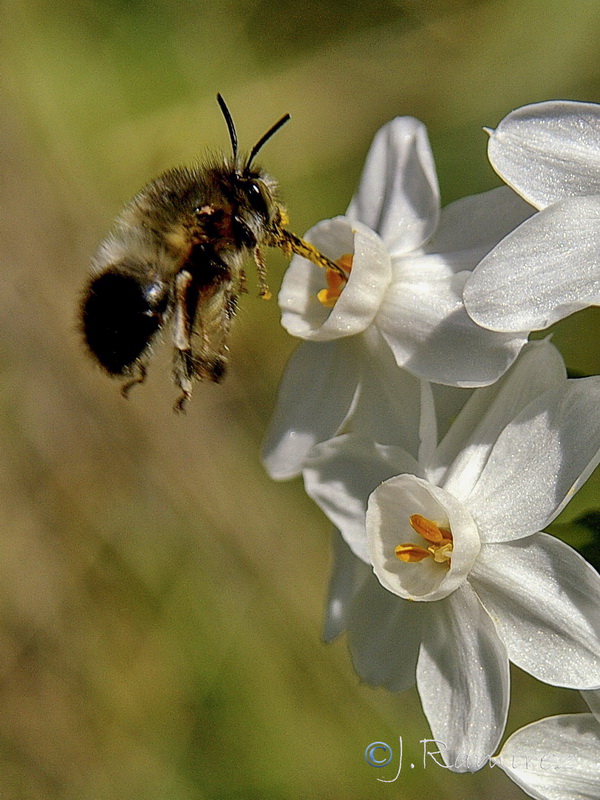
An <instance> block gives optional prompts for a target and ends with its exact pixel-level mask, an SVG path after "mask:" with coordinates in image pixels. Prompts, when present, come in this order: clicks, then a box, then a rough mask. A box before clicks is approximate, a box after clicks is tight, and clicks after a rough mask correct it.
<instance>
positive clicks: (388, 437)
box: [344, 325, 431, 458]
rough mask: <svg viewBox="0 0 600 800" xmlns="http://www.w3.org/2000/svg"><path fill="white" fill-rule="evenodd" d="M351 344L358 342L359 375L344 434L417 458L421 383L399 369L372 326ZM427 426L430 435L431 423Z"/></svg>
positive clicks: (385, 344)
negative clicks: (359, 350)
mask: <svg viewBox="0 0 600 800" xmlns="http://www.w3.org/2000/svg"><path fill="white" fill-rule="evenodd" d="M352 341H353V342H356V343H357V346H358V343H359V342H360V345H361V348H362V349H361V356H360V367H361V373H360V380H359V387H358V396H357V400H356V403H355V405H354V407H353V410H352V414H351V416H350V418H349V419H348V420H347V421H346V424H345V425H344V432H350V431H351V432H352V433H353V434H355V435H359V436H361V437H363V438H367V437H368V438H370V439H372V440H373V441H376V442H379V443H380V444H392V445H397V446H398V447H402V448H404V450H406V451H407V452H408V453H410V454H411V455H413V456H414V457H415V458H416V457H417V455H418V453H419V448H420V444H421V442H420V438H419V426H420V417H421V416H422V414H421V387H420V381H419V380H418V378H415V377H414V375H411V374H410V373H409V372H407V371H406V370H403V369H399V368H398V365H397V364H396V360H395V358H394V355H393V353H392V351H391V350H390V348H389V346H388V344H387V342H386V341H385V340H384V339H383V337H382V336H381V334H380V333H379V331H378V330H377V328H375V326H374V325H371V326H370V327H369V328H368V329H367V330H366V331H365V332H364V334H362V335H361V336H360V337H354V339H353V340H352ZM357 351H358V347H357ZM400 398H401V400H399V399H400ZM427 424H428V430H427V433H429V432H430V429H431V419H428V420H427Z"/></svg>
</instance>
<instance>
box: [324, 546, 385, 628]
mask: <svg viewBox="0 0 600 800" xmlns="http://www.w3.org/2000/svg"><path fill="white" fill-rule="evenodd" d="M372 579H373V571H372V570H371V566H370V565H369V564H365V562H364V561H361V559H360V558H357V557H356V556H355V555H354V553H353V552H352V550H350V548H349V547H348V545H347V544H346V542H345V541H344V540H343V538H342V537H341V536H340V534H339V533H338V532H337V531H334V534H333V566H332V570H331V578H330V579H329V592H328V596H327V603H326V605H325V622H324V625H323V639H324V641H326V642H330V641H332V639H335V638H336V636H339V635H340V633H342V631H343V630H344V628H345V627H346V624H347V620H348V614H349V610H350V606H351V603H352V599H353V597H354V595H355V594H356V593H357V592H358V591H359V589H360V587H361V586H362V585H363V584H364V583H365V582H366V581H367V580H370V581H372Z"/></svg>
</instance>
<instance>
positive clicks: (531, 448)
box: [465, 376, 600, 542]
mask: <svg viewBox="0 0 600 800" xmlns="http://www.w3.org/2000/svg"><path fill="white" fill-rule="evenodd" d="M599 462H600V377H597V376H595V377H593V378H580V379H577V380H568V381H564V382H563V384H562V385H559V386H557V387H555V388H554V389H550V390H548V391H547V392H545V393H544V394H543V395H541V396H540V397H538V398H537V399H536V400H534V401H533V402H531V403H530V404H529V405H528V406H527V407H526V408H525V409H524V410H523V411H522V412H521V413H520V414H519V415H518V416H517V417H516V418H515V419H514V420H513V421H512V422H511V423H509V425H507V427H506V428H505V429H504V431H503V432H502V433H501V434H500V435H499V436H498V439H497V440H496V442H495V444H494V446H493V448H492V451H491V453H490V456H489V459H488V461H487V463H486V465H485V467H484V468H483V471H482V473H481V477H480V478H479V480H478V481H477V484H476V485H475V488H474V489H473V491H472V493H471V495H470V496H469V497H468V498H467V499H466V500H465V503H466V504H467V505H468V507H469V509H470V511H471V513H472V514H473V516H474V518H475V520H476V522H477V526H478V528H479V533H480V535H481V539H482V541H484V542H501V541H509V540H510V539H518V538H521V537H523V536H527V535H528V534H530V533H535V532H536V531H539V530H542V529H543V528H544V527H546V525H548V524H549V523H550V522H551V521H552V520H553V519H554V518H555V517H556V516H557V515H558V514H559V513H560V511H561V510H562V509H563V508H564V507H565V506H566V504H567V503H568V502H569V500H570V499H571V497H572V496H573V495H574V494H575V492H576V491H577V489H578V488H579V487H580V486H581V484H582V483H583V482H584V481H585V480H587V478H588V477H589V475H590V474H591V472H592V471H593V469H594V468H595V467H596V466H597V465H598V463H599Z"/></svg>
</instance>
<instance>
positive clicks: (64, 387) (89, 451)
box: [0, 0, 600, 800]
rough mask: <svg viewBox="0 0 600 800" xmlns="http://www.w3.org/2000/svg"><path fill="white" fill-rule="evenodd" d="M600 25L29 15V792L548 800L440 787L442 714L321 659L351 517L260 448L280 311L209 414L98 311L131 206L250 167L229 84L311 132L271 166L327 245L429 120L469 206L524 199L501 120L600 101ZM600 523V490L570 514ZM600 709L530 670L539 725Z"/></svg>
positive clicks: (241, 105)
mask: <svg viewBox="0 0 600 800" xmlns="http://www.w3.org/2000/svg"><path fill="white" fill-rule="evenodd" d="M599 26H600V6H599V5H598V4H597V3H596V2H595V0H589V1H588V2H583V1H579V0H490V1H487V2H483V1H478V0H437V1H436V0H430V2H425V1H424V2H419V1H418V0H396V2H393V1H392V0H388V2H376V0H363V1H362V2H360V3H359V2H358V1H357V0H356V2H355V0H343V2H342V0H334V2H330V3H327V4H321V3H318V2H312V3H310V2H308V3H303V2H298V0H294V2H292V0H280V2H278V3H271V2H267V1H266V0H239V1H238V2H234V1H233V0H229V1H228V0H208V1H207V2H198V3H194V2H191V0H188V1H186V0H173V1H172V2H168V0H149V1H148V2H141V0H109V2H104V3H101V2H94V1H93V0H73V1H72V2H68V0H62V2H61V0H59V1H58V2H53V3H50V2H48V0H37V1H36V0H21V2H19V0H4V2H3V3H2V5H1V6H0V45H1V47H0V92H1V94H0V98H1V109H2V113H1V116H0V149H1V153H2V157H1V161H0V176H1V178H0V204H1V205H0V209H1V212H0V281H1V291H0V519H1V520H2V529H1V535H0V797H2V798H7V799H8V800H13V799H17V798H23V799H24V800H30V799H31V800H33V799H34V798H35V799H36V800H37V799H38V798H39V799H40V800H42V799H43V798H51V799H52V800H54V798H57V799H58V798H61V800H62V799H63V798H64V799H65V800H67V799H68V800H71V799H72V800H121V798H141V797H143V798H146V800H163V799H164V800H166V799H167V798H168V799H169V800H192V799H194V800H196V799H204V798H206V799H207V800H229V799H230V798H231V799H232V800H238V798H239V799H240V800H241V799H242V798H249V800H254V798H269V799H270V800H284V799H285V800H288V798H289V799H293V800H296V799H298V800H300V799H302V800H313V799H315V800H316V799H317V798H318V799H319V800H334V799H335V800H339V799H340V798H344V800H359V798H361V800H364V798H367V797H369V798H371V797H373V798H379V797H383V798H394V799H397V798H402V799H404V798H406V800H414V799H416V798H419V797H424V796H425V797H439V798H456V799H458V798H461V799H462V800H472V799H474V798H480V797H486V798H491V799H492V800H494V798H521V797H524V796H525V795H524V794H523V793H522V792H520V790H518V789H517V788H516V787H514V786H513V785H512V784H511V783H510V782H509V781H508V779H506V778H505V777H504V775H503V774H501V773H500V772H499V771H498V770H489V769H486V770H484V771H483V772H481V773H479V774H477V775H475V776H455V775H451V774H449V773H448V772H446V771H445V770H443V769H441V768H439V767H436V766H435V765H434V764H432V763H431V762H430V763H429V764H428V765H427V767H426V768H425V769H423V765H422V755H421V745H420V744H419V740H420V739H423V738H426V737H428V736H429V731H428V728H427V725H426V722H425V719H424V717H423V716H422V714H421V712H420V709H419V702H418V698H417V696H416V693H406V694H404V695H402V696H399V697H392V696H391V695H388V694H387V693H385V692H383V691H376V690H373V689H370V688H369V687H366V686H362V685H360V684H359V683H358V680H357V678H356V676H355V675H354V673H353V671H352V668H351V666H350V663H349V658H348V655H347V652H346V649H345V644H344V642H343V641H340V642H337V643H335V644H333V645H329V646H325V645H323V644H322V643H321V641H320V627H321V619H322V605H323V599H324V596H325V592H326V585H327V577H328V570H329V525H328V523H327V522H326V521H325V519H324V518H323V517H322V516H321V515H320V513H319V512H318V511H317V510H316V509H314V508H313V507H312V505H311V503H310V502H309V501H308V500H307V499H306V498H305V497H304V494H303V491H302V486H301V484H300V482H294V483H291V484H279V485H278V484H274V483H272V482H271V481H270V480H269V479H268V478H267V477H266V475H265V474H264V473H263V471H262V468H261V466H260V462H259V455H258V453H259V447H260V442H261V438H262V436H263V433H264V430H265V427H266V424H267V421H268V418H269V414H270V410H271V408H272V406H273V403H274V400H275V396H276V388H277V382H278V379H279V377H280V375H281V372H282V369H283V366H284V364H285V361H286V358H287V356H288V355H289V353H290V352H291V351H292V349H293V347H294V342H292V341H291V340H290V339H289V337H287V335H286V334H285V333H284V332H283V330H282V329H281V328H280V327H279V322H278V309H277V305H276V303H275V302H274V301H272V302H271V303H265V302H263V301H261V300H259V299H258V298H256V297H255V296H254V294H253V293H252V292H251V294H250V295H248V296H247V297H244V298H243V302H242V307H241V311H240V313H239V316H238V319H237V322H236V326H235V331H234V334H233V337H232V342H231V355H232V358H231V371H230V374H229V376H228V378H227V380H226V381H225V383H224V384H223V385H221V386H218V387H217V386H212V385H211V386H208V385H198V386H197V388H196V390H195V394H194V397H193V401H192V403H191V404H190V407H189V410H188V413H187V414H186V415H183V416H182V415H180V416H176V415H174V414H173V412H172V410H171V406H172V403H173V401H174V399H175V392H174V388H173V386H172V385H171V383H170V377H169V362H170V353H169V352H168V350H169V348H168V347H164V348H159V350H158V353H157V356H156V358H155V359H154V360H153V362H152V365H151V371H150V376H149V380H148V382H147V383H146V385H145V386H143V387H136V388H135V389H134V390H133V391H132V393H131V396H130V399H129V401H128V402H126V401H124V400H123V399H122V397H121V396H120V394H119V385H118V383H116V382H112V381H110V380H109V379H108V378H107V377H105V376H104V375H103V374H102V373H101V372H100V371H99V370H98V369H97V368H95V366H94V365H93V364H92V362H91V361H89V360H88V359H87V358H86V356H85V353H84V351H83V348H82V346H81V342H80V336H79V333H78V330H77V322H76V319H77V306H78V302H79V296H80V292H81V289H82V286H83V283H84V281H85V278H86V275H87V270H88V264H89V259H90V255H91V253H93V251H94V250H95V248H96V246H97V244H98V242H99V240H100V239H101V238H102V237H103V236H104V235H105V233H106V232H107V230H108V228H109V226H110V224H111V221H112V219H113V217H114V216H115V214H116V213H117V212H118V211H119V209H120V207H121V205H122V204H123V203H124V202H125V201H127V200H128V199H129V198H130V197H131V196H132V195H133V194H134V193H135V192H136V191H137V190H138V189H139V188H140V187H141V186H142V185H143V184H144V183H145V182H146V181H148V180H149V179H150V178H152V177H154V176H155V175H156V174H157V173H158V172H160V171H161V170H163V169H165V168H167V167H170V166H174V165H176V164H180V163H187V162H190V161H194V160H197V159H198V158H201V157H202V154H203V153H205V152H206V151H208V150H210V151H215V150H216V151H219V150H221V149H223V148H225V149H226V148H228V146H229V145H228V139H227V134H226V129H225V125H224V122H223V119H222V117H221V115H220V113H219V110H218V107H217V104H216V102H215V95H216V93H217V91H220V92H222V93H223V95H224V96H225V98H226V100H227V102H228V104H229V105H230V107H231V109H232V112H233V115H234V118H235V120H236V123H237V126H238V132H239V135H240V139H241V143H242V146H245V147H248V146H249V145H251V144H253V143H254V142H255V141H256V140H257V139H258V137H259V136H260V135H262V133H264V131H265V130H266V129H267V128H268V126H270V125H271V124H272V123H273V122H274V121H275V120H276V119H277V118H279V117H280V116H281V115H282V114H283V113H284V112H286V111H289V112H290V113H291V114H292V118H293V119H292V122H291V123H290V124H289V125H287V126H286V127H285V129H284V130H283V131H281V132H280V133H279V134H278V135H277V136H276V137H275V138H274V139H273V140H272V141H271V142H269V144H268V146H267V147H266V148H265V150H264V152H263V153H262V157H261V161H262V162H263V163H265V164H266V165H267V166H268V168H269V170H270V171H271V172H272V173H273V174H274V175H276V176H277V177H278V179H279V181H280V183H281V186H282V192H283V195H284V198H285V201H286V203H287V205H288V208H289V211H290V216H291V219H292V225H291V227H292V229H293V230H295V231H296V232H298V233H302V232H303V231H304V230H305V229H306V228H308V227H309V226H310V225H312V224H314V223H315V222H317V221H318V220H319V219H321V218H323V217H328V216H333V215H335V214H338V213H343V211H344V209H345V207H346V205H347V203H348V201H349V199H350V197H351V195H352V192H353V189H354V187H355V185H356V181H357V178H358V175H359V173H360V169H361V165H362V161H363V158H364V155H365V153H366V151H367V148H368V146H369V143H370V140H371V137H372V135H373V134H374V133H375V131H376V129H377V128H378V127H379V126H380V125H381V124H382V123H384V122H385V121H387V120H388V119H390V118H392V117H393V116H395V115H398V114H411V115H414V116H417V117H419V118H421V119H422V120H423V121H424V122H426V123H427V125H428V126H429V129H430V134H431V139H432V143H433V148H434V152H435V155H436V158H437V161H438V165H439V175H440V183H441V187H442V193H443V197H444V200H445V201H448V200H452V199H455V198H457V197H460V196H463V195H465V194H469V193H473V192H476V191H482V190H484V189H487V188H491V187H492V186H494V185H497V183H498V180H497V178H496V177H495V176H494V174H493V173H492V171H491V169H490V168H489V166H487V162H486V155H485V135H484V134H483V132H482V126H484V125H487V126H491V127H493V126H494V125H496V124H497V122H498V121H499V120H500V119H501V118H502V116H504V114H505V113H507V112H508V111H509V110H510V109H511V108H512V107H516V106H519V105H521V104H523V103H527V102H533V101H536V100H543V99H551V98H558V97H563V98H571V99H585V100H591V101H594V100H599V99H600V53H599V52H598V47H597V43H598V30H599ZM269 267H270V282H271V287H272V289H273V290H274V292H276V291H277V289H278V286H279V282H280V277H281V274H282V272H283V269H284V268H285V262H284V260H283V258H282V257H281V256H280V255H278V254H277V253H272V254H270V255H269ZM599 319H600V314H599V312H598V311H597V310H591V311H588V312H584V313H583V314H579V315H577V316H576V317H574V318H572V319H571V320H569V321H567V322H565V323H563V324H562V327H559V328H558V330H557V332H556V333H555V341H556V342H557V343H558V344H559V346H560V347H561V348H562V350H563V352H564V354H565V356H566V358H567V361H568V364H569V366H570V367H572V368H574V369H576V370H581V371H583V372H588V373H596V372H598V371H600V348H599V346H598V340H599V337H598V333H599V331H598V327H599V324H600V322H599ZM598 507H600V502H599V500H598V482H597V480H596V481H595V482H592V483H590V484H589V486H588V487H587V488H586V489H585V490H584V492H583V493H582V494H581V498H580V499H578V500H577V501H576V504H573V506H572V507H571V509H570V510H569V512H568V514H571V515H572V514H575V513H578V512H581V511H582V510H585V509H588V508H598ZM580 708H582V705H581V703H580V701H579V699H578V697H577V696H576V695H575V694H570V693H568V692H566V691H560V690H554V689H550V688H547V687H543V686H540V685H538V684H536V683H535V682H534V681H533V680H531V679H529V678H527V677H525V676H522V675H519V674H517V675H516V676H515V688H514V701H513V708H512V712H511V719H510V726H509V730H513V729H514V728H516V727H518V726H519V725H522V724H525V723H527V722H529V721H533V720H534V719H537V718H539V717H541V716H545V715H548V714H555V713H560V712H562V711H568V710H577V709H580ZM400 736H402V738H403V744H404V760H405V763H406V766H405V768H404V769H403V771H402V774H401V776H400V778H399V779H398V781H396V782H395V783H389V784H385V783H381V782H378V781H377V780H376V778H387V779H389V778H392V777H393V775H394V774H395V771H396V767H397V761H396V760H394V762H393V763H392V764H391V765H390V767H388V768H386V769H385V770H377V769H374V768H373V767H370V766H369V765H368V764H367V763H366V762H365V760H364V758H363V752H364V750H365V747H366V746H367V745H368V744H369V743H370V742H373V741H377V740H383V741H386V742H388V743H389V744H390V745H391V746H392V747H393V748H394V752H395V753H397V746H398V737H400ZM411 761H412V762H414V763H415V768H414V769H409V767H408V764H409V763H410V762H411ZM384 773H385V774H384Z"/></svg>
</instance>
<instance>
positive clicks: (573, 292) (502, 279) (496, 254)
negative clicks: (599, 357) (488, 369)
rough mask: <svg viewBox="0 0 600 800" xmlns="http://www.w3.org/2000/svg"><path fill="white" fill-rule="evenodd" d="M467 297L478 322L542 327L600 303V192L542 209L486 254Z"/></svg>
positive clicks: (499, 327)
mask: <svg viewBox="0 0 600 800" xmlns="http://www.w3.org/2000/svg"><path fill="white" fill-rule="evenodd" d="M464 301H465V305H466V308H467V311H468V312H469V314H470V315H471V317H472V318H473V319H474V320H475V322H477V323H478V324H480V325H484V326H485V327H487V328H491V329H493V330H498V331H522V330H541V329H543V328H547V327H548V326H549V325H552V324H553V323H554V322H556V321H557V320H559V319H563V318H564V317H566V316H568V315H569V314H572V313H573V312H574V311H578V310H580V309H582V308H586V307H587V306H590V305H598V304H600V196H598V195H593V196H590V197H572V198H569V199H568V200H562V201H561V202H558V203H555V204H554V205H552V206H549V207H548V208H546V209H544V210H543V211H540V212H539V214H536V215H535V216H534V217H532V218H531V219H529V220H527V222H524V223H523V225H521V226H520V227H519V228H517V229H516V230H515V231H514V232H513V233H511V234H510V235H509V236H507V237H506V238H505V239H503V240H502V241H501V242H500V244H499V245H498V246H497V247H496V248H494V250H492V252H491V253H490V254H489V255H488V256H486V257H485V258H484V259H483V260H482V261H481V263H480V264H479V265H478V266H477V267H476V268H475V270H474V272H473V274H472V275H471V277H470V278H469V280H468V281H467V285H466V287H465V292H464Z"/></svg>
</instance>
